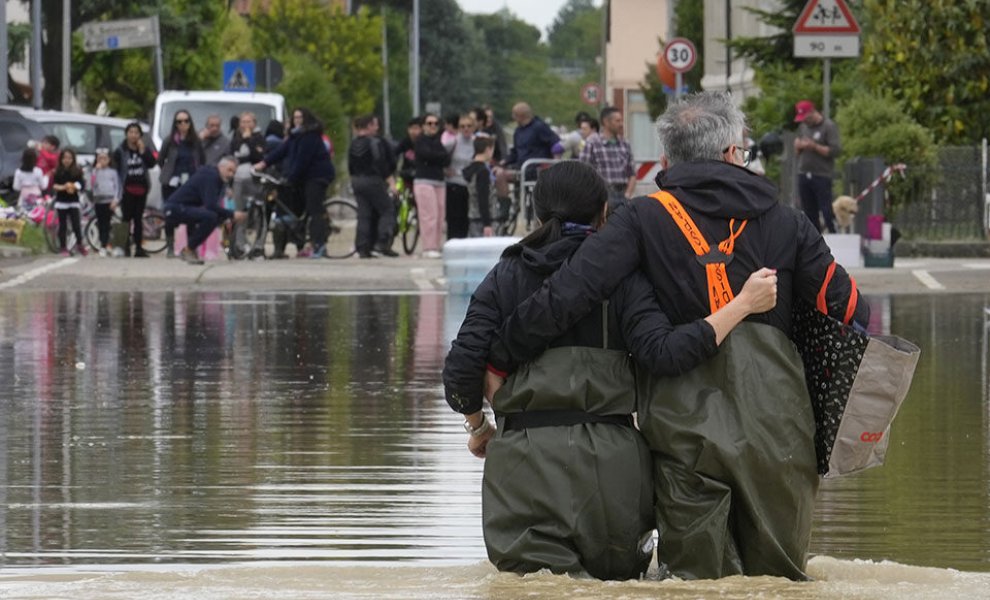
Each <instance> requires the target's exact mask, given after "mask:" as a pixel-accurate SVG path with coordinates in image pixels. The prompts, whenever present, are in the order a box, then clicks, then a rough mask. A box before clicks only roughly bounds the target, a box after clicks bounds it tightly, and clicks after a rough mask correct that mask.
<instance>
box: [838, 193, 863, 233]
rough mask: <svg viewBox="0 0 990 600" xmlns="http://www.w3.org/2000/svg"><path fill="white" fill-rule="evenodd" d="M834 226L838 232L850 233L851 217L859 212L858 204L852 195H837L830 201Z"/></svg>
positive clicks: (853, 217)
mask: <svg viewBox="0 0 990 600" xmlns="http://www.w3.org/2000/svg"><path fill="white" fill-rule="evenodd" d="M832 212H833V213H835V226H836V229H837V230H838V232H839V233H852V224H853V219H855V218H856V213H857V212H859V204H858V203H857V202H856V200H855V199H854V198H853V197H852V196H839V197H838V198H836V199H835V202H832Z"/></svg>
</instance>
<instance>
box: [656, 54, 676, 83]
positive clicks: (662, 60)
mask: <svg viewBox="0 0 990 600" xmlns="http://www.w3.org/2000/svg"><path fill="white" fill-rule="evenodd" d="M657 77H659V78H660V83H662V84H664V85H665V86H667V87H669V88H670V89H674V86H676V85H677V72H676V71H674V69H673V68H671V66H670V63H669V62H667V54H666V53H665V52H661V53H660V54H658V55H657Z"/></svg>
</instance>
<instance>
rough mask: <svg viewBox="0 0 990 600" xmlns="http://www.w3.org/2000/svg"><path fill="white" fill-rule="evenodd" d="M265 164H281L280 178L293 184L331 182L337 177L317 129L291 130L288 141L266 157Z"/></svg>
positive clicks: (320, 132) (321, 133) (320, 133)
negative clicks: (313, 181) (317, 180)
mask: <svg viewBox="0 0 990 600" xmlns="http://www.w3.org/2000/svg"><path fill="white" fill-rule="evenodd" d="M283 159H285V162H284V163H282V160H283ZM264 161H265V164H266V165H276V164H280V163H281V169H282V175H283V176H284V177H285V178H286V179H288V180H289V181H290V182H292V183H293V184H296V185H301V184H304V183H306V182H307V181H309V180H310V179H322V180H324V181H333V180H334V178H335V177H336V176H337V171H336V170H335V169H334V166H333V161H331V160H330V151H329V150H327V147H326V145H325V144H324V143H323V132H322V130H321V129H319V128H310V129H294V130H292V132H290V133H289V139H287V140H286V141H285V142H283V143H282V144H281V145H280V146H278V147H277V148H275V149H274V150H272V151H271V152H269V153H268V154H266V155H265V158H264Z"/></svg>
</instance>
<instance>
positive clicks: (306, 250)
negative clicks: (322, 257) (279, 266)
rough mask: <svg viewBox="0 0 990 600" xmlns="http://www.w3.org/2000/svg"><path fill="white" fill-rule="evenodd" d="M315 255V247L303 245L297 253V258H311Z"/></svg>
mask: <svg viewBox="0 0 990 600" xmlns="http://www.w3.org/2000/svg"><path fill="white" fill-rule="evenodd" d="M311 256H313V249H312V248H310V247H309V246H303V247H302V248H301V249H300V250H299V252H297V253H296V258H309V257H311Z"/></svg>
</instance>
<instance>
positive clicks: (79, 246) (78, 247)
mask: <svg viewBox="0 0 990 600" xmlns="http://www.w3.org/2000/svg"><path fill="white" fill-rule="evenodd" d="M76 251H77V252H78V253H79V254H80V255H81V256H89V250H87V249H86V246H83V245H82V244H76Z"/></svg>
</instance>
